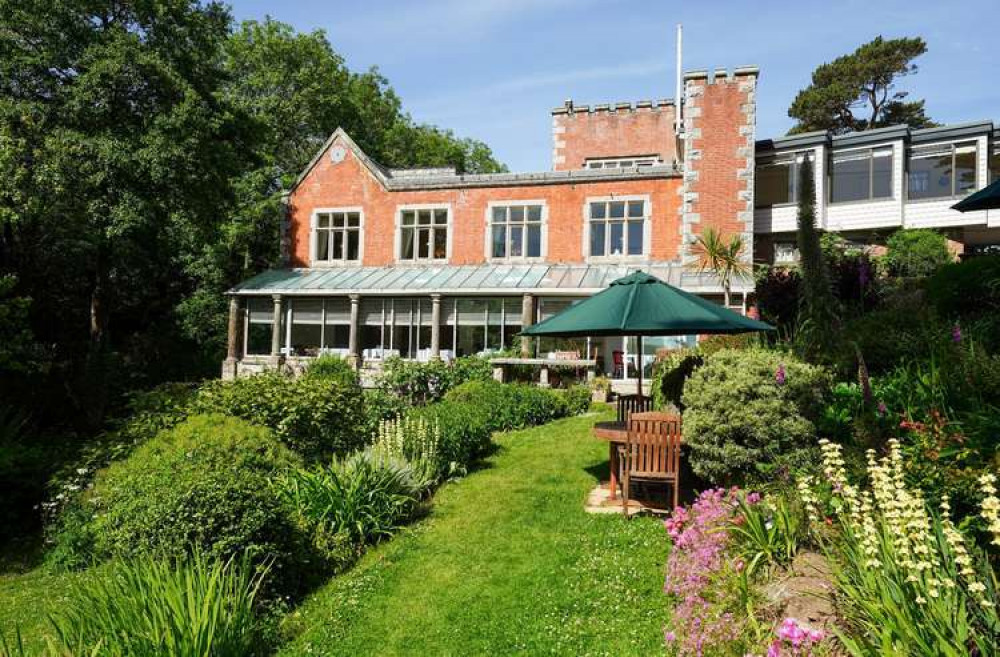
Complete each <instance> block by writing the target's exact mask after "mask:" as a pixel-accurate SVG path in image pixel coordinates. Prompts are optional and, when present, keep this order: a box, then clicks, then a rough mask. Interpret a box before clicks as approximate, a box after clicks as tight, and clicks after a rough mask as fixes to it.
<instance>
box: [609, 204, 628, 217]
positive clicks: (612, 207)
mask: <svg viewBox="0 0 1000 657" xmlns="http://www.w3.org/2000/svg"><path fill="white" fill-rule="evenodd" d="M608 216H609V217H611V218H612V219H622V218H624V217H625V203H624V202H622V201H613V202H611V203H610V204H609V208H608Z"/></svg>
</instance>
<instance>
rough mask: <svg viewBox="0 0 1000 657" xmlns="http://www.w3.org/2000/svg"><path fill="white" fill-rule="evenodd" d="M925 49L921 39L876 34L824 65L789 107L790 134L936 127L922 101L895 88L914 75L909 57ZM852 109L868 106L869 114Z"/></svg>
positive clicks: (818, 68) (814, 72)
mask: <svg viewBox="0 0 1000 657" xmlns="http://www.w3.org/2000/svg"><path fill="white" fill-rule="evenodd" d="M925 52H927V44H926V43H925V42H924V40H923V39H921V38H920V37H915V38H906V37H903V38H899V39H888V40H887V39H883V38H882V37H881V36H878V37H876V38H875V39H873V40H872V41H870V42H868V43H865V44H863V45H861V46H860V47H858V49H857V50H855V51H854V52H853V53H850V54H848V55H842V56H841V57H838V58H836V59H835V60H833V61H832V62H829V63H826V64H822V65H821V66H819V67H817V68H816V70H815V71H813V74H812V81H811V83H810V85H809V86H808V87H806V88H805V89H803V90H802V91H800V92H799V93H798V95H797V96H796V97H795V100H794V101H792V105H791V107H789V108H788V116H790V117H792V118H793V119H796V120H797V121H798V122H797V123H796V124H795V126H793V127H792V129H791V130H790V131H789V132H790V133H792V134H795V133H800V132H809V131H812V130H829V131H832V132H834V133H838V134H839V133H844V132H850V131H852V130H870V129H872V128H882V127H885V126H890V125H899V124H902V125H908V126H910V127H911V128H926V127H930V126H933V125H935V124H934V123H933V122H932V121H931V120H930V119H929V118H928V117H927V116H926V115H925V114H924V101H922V100H918V101H907V100H906V97H907V95H908V93H907V92H905V91H899V90H898V89H897V88H896V82H897V80H898V79H899V78H901V77H904V76H907V75H910V74H912V73H916V71H917V66H916V65H915V64H913V63H912V61H913V60H914V59H916V58H917V57H919V56H920V55H922V54H924V53H925ZM856 108H866V109H867V111H868V116H867V117H859V116H856V115H855V113H854V110H855V109H856Z"/></svg>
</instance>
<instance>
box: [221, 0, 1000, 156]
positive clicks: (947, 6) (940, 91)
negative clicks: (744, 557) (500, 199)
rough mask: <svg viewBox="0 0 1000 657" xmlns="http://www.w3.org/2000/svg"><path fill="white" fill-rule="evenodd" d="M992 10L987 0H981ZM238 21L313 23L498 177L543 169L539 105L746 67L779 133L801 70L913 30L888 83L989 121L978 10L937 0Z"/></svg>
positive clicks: (577, 3) (999, 111)
mask: <svg viewBox="0 0 1000 657" xmlns="http://www.w3.org/2000/svg"><path fill="white" fill-rule="evenodd" d="M994 2H995V0H994ZM231 3H232V8H233V13H234V15H235V16H236V18H237V19H238V20H244V19H251V18H257V19H260V18H263V17H264V16H266V15H270V16H272V17H273V18H275V19H277V20H281V21H284V22H287V23H290V24H292V25H293V26H295V27H296V28H297V29H298V30H301V31H310V30H314V29H322V30H325V31H326V33H327V36H328V37H329V39H330V41H331V43H332V44H333V47H334V48H335V49H336V50H337V51H338V52H339V53H340V54H341V55H342V56H343V57H344V58H345V59H346V61H347V64H348V66H350V67H351V68H352V69H366V68H368V67H370V66H378V67H379V69H380V70H381V71H382V73H383V74H384V75H385V76H386V77H388V79H389V81H390V83H391V84H392V86H393V87H394V88H395V89H396V91H397V92H398V93H399V95H400V96H401V97H402V99H403V104H404V106H405V108H406V109H407V110H408V111H409V112H410V113H411V114H412V115H413V117H414V118H415V119H417V120H418V121H422V122H429V123H434V124H437V125H440V126H443V127H447V128H451V129H452V130H454V131H455V132H456V133H457V134H459V135H462V136H468V137H474V138H476V139H481V140H483V141H485V142H486V143H487V144H489V145H490V146H491V147H492V148H493V151H494V153H495V154H496V155H497V156H498V157H499V158H500V159H501V160H502V161H503V162H505V163H506V164H507V165H508V166H510V168H511V169H512V170H513V171H542V170H547V169H549V168H550V167H551V161H550V160H551V150H552V144H551V139H552V137H551V117H550V110H551V109H552V108H553V107H556V106H558V105H561V104H562V103H563V101H564V100H565V99H567V98H572V99H573V100H574V101H575V102H577V103H578V104H591V105H592V104H595V103H601V102H616V101H636V100H642V99H654V98H669V97H672V96H673V95H674V80H675V64H674V29H675V25H676V24H677V23H683V24H684V69H685V70H691V69H704V68H710V67H719V68H723V67H724V68H733V67H735V66H740V65H746V64H753V65H757V66H759V67H760V68H761V78H760V86H759V93H758V114H757V135H758V138H760V137H768V136H774V135H779V134H783V133H784V132H785V131H786V130H787V129H788V128H789V126H790V125H791V121H790V120H789V119H788V117H787V114H786V112H787V108H788V105H789V103H790V102H791V100H792V98H794V96H795V93H796V92H797V91H798V90H799V89H801V88H802V87H803V86H805V85H806V84H808V81H809V75H810V73H811V72H812V70H813V68H815V66H816V65H818V64H820V63H822V62H825V61H829V60H831V59H833V58H834V57H837V56H838V55H841V54H844V53H846V52H850V51H852V50H854V48H856V47H857V46H858V45H860V44H861V43H863V42H865V41H868V40H870V39H872V38H873V37H875V36H877V35H878V34H882V35H883V36H886V37H895V36H922V37H923V38H924V39H925V40H926V41H927V43H928V52H927V54H925V55H924V56H923V57H921V58H920V59H918V60H917V64H918V66H919V67H920V71H919V73H917V75H915V76H912V77H909V78H906V79H904V81H903V83H902V88H905V89H907V90H910V91H911V92H912V95H913V96H914V97H916V98H925V99H926V100H927V109H928V113H929V114H930V116H931V117H932V118H933V119H935V120H937V121H939V122H944V123H953V122H961V121H968V120H975V119H997V118H1000V85H998V84H996V79H997V75H996V71H995V69H994V67H993V64H994V63H995V61H996V50H995V45H994V42H995V38H996V33H995V31H994V29H993V28H994V26H995V22H994V21H993V20H991V17H992V16H994V15H995V9H996V7H995V5H994V3H993V2H988V1H986V0H983V1H968V2H951V1H948V0H938V1H936V2H924V1H922V0H907V1H888V2H881V1H879V0H867V1H856V0H849V1H846V2H836V1H829V0H828V1H826V2H813V1H810V0H802V1H800V2H789V3H785V2H782V3H778V2H765V1H758V2H738V3H737V2H713V1H711V0H695V1H687V2H677V1H676V0H656V1H652V0H650V1H647V0H427V1H419V2H418V1H416V0H410V1H405V2H404V1H402V0H398V1H395V2H394V1H389V0H366V1H365V2H357V1H355V2H348V1H341V0H293V1H285V2H278V1H277V0H231Z"/></svg>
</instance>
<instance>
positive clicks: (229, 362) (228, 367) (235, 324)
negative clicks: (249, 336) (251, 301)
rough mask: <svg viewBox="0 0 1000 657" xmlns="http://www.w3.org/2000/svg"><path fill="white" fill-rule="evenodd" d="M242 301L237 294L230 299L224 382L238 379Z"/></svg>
mask: <svg viewBox="0 0 1000 657" xmlns="http://www.w3.org/2000/svg"><path fill="white" fill-rule="evenodd" d="M239 344H240V299H239V297H237V296H236V295H235V294H234V295H232V296H230V297H229V335H228V341H227V342H226V360H225V362H224V363H223V364H222V378H223V379H224V380H229V379H235V378H236V368H237V364H236V363H237V361H239V359H240V358H241V357H242V356H243V354H241V353H240V348H239Z"/></svg>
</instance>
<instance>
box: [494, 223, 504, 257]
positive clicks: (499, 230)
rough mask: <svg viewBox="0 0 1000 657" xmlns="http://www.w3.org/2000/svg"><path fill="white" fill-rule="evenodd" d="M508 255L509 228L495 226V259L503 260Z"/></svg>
mask: <svg viewBox="0 0 1000 657" xmlns="http://www.w3.org/2000/svg"><path fill="white" fill-rule="evenodd" d="M506 255H507V226H506V225H504V224H498V225H494V226H493V257H494V258H503V257H504V256H506Z"/></svg>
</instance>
